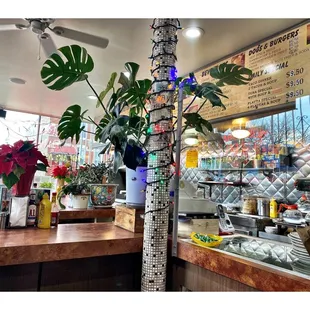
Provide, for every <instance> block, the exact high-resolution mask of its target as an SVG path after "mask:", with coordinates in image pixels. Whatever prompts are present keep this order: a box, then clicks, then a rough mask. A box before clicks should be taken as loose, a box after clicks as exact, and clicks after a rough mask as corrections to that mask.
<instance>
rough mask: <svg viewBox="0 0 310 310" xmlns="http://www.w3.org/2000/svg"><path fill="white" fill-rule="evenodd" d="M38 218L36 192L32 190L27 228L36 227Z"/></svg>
mask: <svg viewBox="0 0 310 310" xmlns="http://www.w3.org/2000/svg"><path fill="white" fill-rule="evenodd" d="M36 217H37V205H36V191H35V190H31V192H30V199H29V206H28V217H27V226H34V225H35V221H36Z"/></svg>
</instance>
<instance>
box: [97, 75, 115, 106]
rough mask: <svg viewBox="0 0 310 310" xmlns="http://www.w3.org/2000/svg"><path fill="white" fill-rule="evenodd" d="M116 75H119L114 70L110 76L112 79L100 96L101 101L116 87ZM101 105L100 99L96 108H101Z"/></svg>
mask: <svg viewBox="0 0 310 310" xmlns="http://www.w3.org/2000/svg"><path fill="white" fill-rule="evenodd" d="M116 77H117V73H116V72H113V73H112V74H111V77H110V80H109V82H108V84H107V87H106V88H105V90H103V91H102V92H101V93H100V95H99V98H100V100H101V101H103V99H104V98H105V96H106V95H107V93H108V92H109V91H110V90H111V89H112V88H113V87H114V82H115V79H116ZM99 107H100V101H99V100H98V101H97V105H96V108H99Z"/></svg>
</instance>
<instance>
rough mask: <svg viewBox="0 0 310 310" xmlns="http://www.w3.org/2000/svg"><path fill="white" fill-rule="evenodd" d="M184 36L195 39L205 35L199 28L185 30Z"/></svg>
mask: <svg viewBox="0 0 310 310" xmlns="http://www.w3.org/2000/svg"><path fill="white" fill-rule="evenodd" d="M182 33H183V36H184V37H186V38H190V39H195V38H198V37H201V36H202V35H203V34H204V31H203V29H201V28H198V27H189V28H185V29H184V30H183V31H182Z"/></svg>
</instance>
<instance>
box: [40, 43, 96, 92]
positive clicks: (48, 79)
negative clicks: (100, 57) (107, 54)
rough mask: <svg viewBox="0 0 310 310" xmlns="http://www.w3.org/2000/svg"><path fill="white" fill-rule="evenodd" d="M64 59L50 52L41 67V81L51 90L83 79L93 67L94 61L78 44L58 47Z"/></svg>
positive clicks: (59, 88) (62, 87) (60, 88)
mask: <svg viewBox="0 0 310 310" xmlns="http://www.w3.org/2000/svg"><path fill="white" fill-rule="evenodd" d="M59 51H60V53H61V54H62V56H64V57H63V58H65V59H66V61H64V59H63V58H62V57H61V56H60V55H58V54H56V53H55V54H52V55H51V56H50V58H49V59H47V60H46V61H45V63H44V64H43V67H42V69H41V78H42V81H43V83H44V84H45V85H46V86H47V87H48V88H49V89H52V90H62V89H64V88H66V87H68V86H70V85H71V84H73V83H74V82H78V81H83V80H85V79H86V78H87V74H86V73H88V72H91V71H92V70H93V68H94V62H93V60H92V58H91V56H90V55H89V54H88V53H87V51H86V49H85V48H82V47H80V46H78V45H70V46H64V47H61V48H60V49H59Z"/></svg>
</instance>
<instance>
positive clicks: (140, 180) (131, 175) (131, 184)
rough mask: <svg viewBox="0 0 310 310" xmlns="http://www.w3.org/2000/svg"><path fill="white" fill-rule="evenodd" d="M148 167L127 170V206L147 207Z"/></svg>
mask: <svg viewBox="0 0 310 310" xmlns="http://www.w3.org/2000/svg"><path fill="white" fill-rule="evenodd" d="M145 169H146V167H137V169H136V170H132V169H129V168H126V204H128V205H131V206H136V207H141V208H142V207H144V206H145V196H146V191H145V190H146V183H145V182H146V175H147V171H146V170H145Z"/></svg>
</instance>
